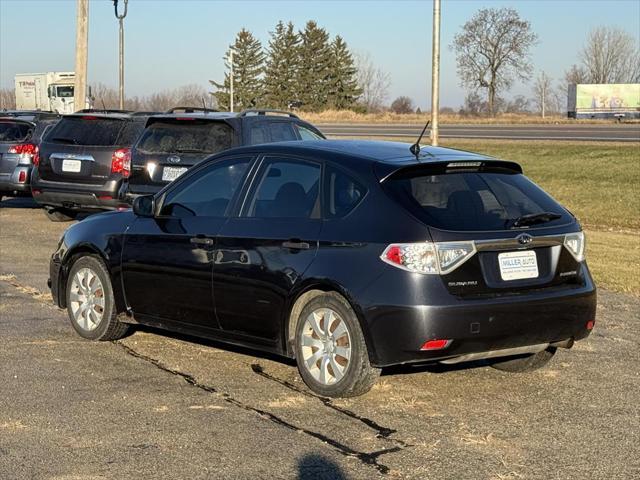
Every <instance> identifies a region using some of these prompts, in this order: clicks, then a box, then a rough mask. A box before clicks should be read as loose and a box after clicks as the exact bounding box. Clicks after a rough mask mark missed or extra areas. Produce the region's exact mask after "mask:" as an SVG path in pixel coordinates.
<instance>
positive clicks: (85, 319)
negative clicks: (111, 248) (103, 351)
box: [65, 255, 129, 341]
mask: <svg viewBox="0 0 640 480" xmlns="http://www.w3.org/2000/svg"><path fill="white" fill-rule="evenodd" d="M65 295H66V300H67V312H68V314H69V320H70V321H71V325H72V326H73V328H74V329H75V331H76V332H78V334H79V335H80V336H81V337H83V338H86V339H89V340H99V341H109V340H117V339H119V338H122V337H123V336H125V335H126V334H127V332H128V330H129V325H127V324H126V323H122V322H119V321H118V319H117V312H116V308H115V301H114V297H113V289H112V287H111V278H110V276H109V272H108V271H107V268H106V266H105V264H104V262H103V261H102V260H101V259H100V258H99V257H96V256H93V255H87V256H83V257H80V258H79V259H78V260H76V261H75V262H74V264H73V266H72V267H71V271H70V272H69V277H68V278H67V289H66V292H65Z"/></svg>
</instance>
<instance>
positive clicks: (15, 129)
mask: <svg viewBox="0 0 640 480" xmlns="http://www.w3.org/2000/svg"><path fill="white" fill-rule="evenodd" d="M32 130H33V127H32V126H31V125H29V124H28V123H22V122H0V142H23V141H25V140H27V139H28V138H29V137H30V136H31V132H32Z"/></svg>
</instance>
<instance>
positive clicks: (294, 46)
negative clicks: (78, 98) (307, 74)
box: [264, 21, 300, 109]
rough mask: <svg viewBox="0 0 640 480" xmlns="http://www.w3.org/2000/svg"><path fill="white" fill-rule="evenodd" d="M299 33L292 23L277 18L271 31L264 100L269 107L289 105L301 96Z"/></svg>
mask: <svg viewBox="0 0 640 480" xmlns="http://www.w3.org/2000/svg"><path fill="white" fill-rule="evenodd" d="M299 45H300V37H299V36H298V33H297V32H296V31H295V30H294V27H293V23H291V22H289V23H288V24H287V25H285V24H284V23H283V22H282V21H280V22H278V24H277V25H276V29H275V31H274V32H271V40H269V50H268V57H267V64H266V68H265V76H264V104H265V106H267V107H269V108H285V109H286V108H288V107H289V104H290V103H291V102H293V101H296V100H298V98H297V96H298V89H297V84H296V80H297V77H298V65H299Z"/></svg>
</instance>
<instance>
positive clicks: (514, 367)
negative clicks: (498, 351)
mask: <svg viewBox="0 0 640 480" xmlns="http://www.w3.org/2000/svg"><path fill="white" fill-rule="evenodd" d="M555 354H556V348H555V347H549V348H547V349H546V350H543V351H541V352H538V353H531V354H529V355H526V356H519V357H507V359H505V360H499V361H494V362H493V363H491V366H492V367H493V368H495V369H497V370H502V371H503V372H512V373H520V372H531V371H533V370H538V369H539V368H542V367H544V366H545V365H546V364H547V363H549V361H550V360H551V359H552V358H553V356H554V355H555Z"/></svg>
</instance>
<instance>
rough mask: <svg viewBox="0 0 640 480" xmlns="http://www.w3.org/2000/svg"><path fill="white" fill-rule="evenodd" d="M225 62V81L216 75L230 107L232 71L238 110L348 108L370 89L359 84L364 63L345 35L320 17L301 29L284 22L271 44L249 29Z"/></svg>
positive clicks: (219, 99) (223, 104)
mask: <svg viewBox="0 0 640 480" xmlns="http://www.w3.org/2000/svg"><path fill="white" fill-rule="evenodd" d="M231 54H233V55H231ZM231 59H232V60H231ZM224 61H225V66H226V68H227V73H225V77H224V80H223V81H222V82H217V81H215V80H210V83H211V85H213V86H214V87H215V88H216V91H214V92H212V95H213V97H214V98H215V100H216V103H217V106H218V108H220V109H221V110H227V109H229V107H230V90H231V78H230V75H231V73H230V72H231V71H233V86H234V92H233V93H234V94H233V100H234V109H237V110H241V109H247V108H260V107H262V108H265V107H268V108H281V109H287V108H291V107H292V106H296V107H299V108H301V109H303V110H308V111H320V110H326V109H335V110H348V109H353V108H356V107H358V106H359V104H358V100H359V99H360V97H361V96H362V94H363V93H364V91H365V88H366V86H361V85H360V83H359V78H358V68H357V67H356V63H355V60H354V57H353V55H352V53H351V52H350V50H349V48H348V46H347V44H346V42H345V41H344V39H343V38H342V37H341V36H339V35H336V36H335V37H334V38H333V39H331V37H330V35H329V33H328V32H327V31H326V30H325V29H324V28H321V27H319V26H318V24H317V23H316V22H314V21H308V22H307V24H306V25H305V28H304V30H300V31H296V29H295V27H294V25H293V23H291V22H289V23H287V24H285V23H284V22H282V21H280V22H278V24H277V25H276V27H275V29H274V31H273V32H271V33H270V39H269V44H268V47H267V48H266V49H265V48H263V46H262V44H261V43H260V41H259V40H258V39H257V38H256V37H255V36H254V35H253V34H252V33H251V32H249V31H248V30H246V29H244V28H243V29H242V30H240V32H238V34H237V35H236V38H235V42H234V43H233V44H232V45H230V46H229V50H228V51H227V54H226V55H225V57H224ZM231 61H232V62H233V65H231V63H230V62H231ZM231 67H233V68H231ZM365 108H366V106H365Z"/></svg>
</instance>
